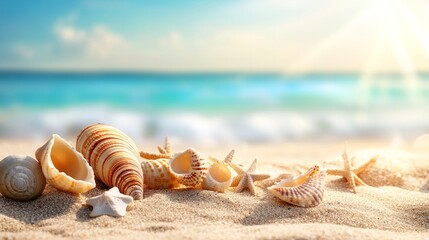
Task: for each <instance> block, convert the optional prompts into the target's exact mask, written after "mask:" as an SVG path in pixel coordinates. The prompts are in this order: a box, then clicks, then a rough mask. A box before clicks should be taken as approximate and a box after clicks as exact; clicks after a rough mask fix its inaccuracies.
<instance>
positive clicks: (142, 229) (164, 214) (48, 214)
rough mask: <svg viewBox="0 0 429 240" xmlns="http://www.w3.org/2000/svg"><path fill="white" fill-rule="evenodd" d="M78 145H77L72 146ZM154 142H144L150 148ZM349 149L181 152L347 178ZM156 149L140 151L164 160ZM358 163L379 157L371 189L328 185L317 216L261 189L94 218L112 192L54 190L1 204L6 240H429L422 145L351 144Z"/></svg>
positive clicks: (181, 198)
mask: <svg viewBox="0 0 429 240" xmlns="http://www.w3.org/2000/svg"><path fill="white" fill-rule="evenodd" d="M73 141H74V140H73V139H72V138H71V139H70V142H72V143H74V142H73ZM142 142H144V141H142ZM42 144H43V142H38V141H31V142H30V141H22V140H12V141H10V140H1V141H0V146H1V147H2V151H1V154H2V156H1V157H2V158H3V157H4V156H6V155H9V154H17V153H21V154H28V155H31V156H34V155H33V154H34V151H35V150H36V149H37V147H39V145H40V146H41V145H42ZM343 144H344V142H343V141H338V140H335V141H334V140H329V141H313V142H312V141H291V142H284V143H275V144H249V145H244V144H241V145H235V146H231V145H228V146H216V147H207V146H204V145H203V144H201V145H198V144H194V145H190V144H189V143H183V142H179V143H176V144H175V142H173V147H174V150H181V149H186V148H187V147H194V148H196V149H198V150H199V151H200V152H201V153H202V154H204V155H206V156H214V157H216V158H219V159H222V158H224V157H225V156H226V154H227V153H228V152H229V151H230V150H231V149H235V151H236V154H235V157H234V160H233V161H234V162H235V163H237V164H243V166H244V167H247V166H249V165H250V163H251V161H252V160H253V159H254V158H257V160H258V165H257V172H261V173H269V174H271V176H272V177H277V176H278V175H280V174H283V175H284V176H286V175H288V176H293V175H297V174H299V173H300V172H302V171H305V170H307V169H308V168H310V167H312V166H314V165H321V166H325V167H326V168H334V169H336V168H338V169H340V168H342V167H343V161H342V159H341V154H342V150H343ZM156 145H157V143H155V142H147V143H146V144H144V146H139V148H141V149H144V150H148V151H155V146H156ZM348 149H349V150H348V151H349V155H350V156H353V155H356V159H355V163H356V164H360V163H363V162H365V161H367V160H368V159H369V158H371V157H372V156H374V155H379V158H378V160H377V162H376V164H375V165H374V166H373V167H371V168H369V169H368V171H366V172H364V173H362V174H360V175H359V176H360V177H361V178H362V180H363V181H365V182H366V183H367V184H368V185H369V186H359V187H357V193H356V194H354V193H353V192H352V191H351V189H350V188H349V187H348V184H347V183H346V181H345V180H343V179H342V178H341V177H337V176H328V177H327V179H326V188H325V193H324V199H323V202H322V203H321V204H320V205H318V206H316V207H313V208H301V207H296V206H292V205H289V204H287V203H285V202H282V201H281V200H279V199H277V198H276V197H274V196H273V195H272V194H271V193H270V192H268V190H266V187H267V186H269V185H270V184H272V183H273V181H272V180H270V179H269V180H265V181H261V182H256V186H257V190H256V193H257V195H256V196H253V195H251V194H250V192H249V191H248V190H245V191H244V192H242V193H234V192H231V191H227V192H225V193H216V192H212V191H207V190H201V189H192V188H181V189H168V190H151V189H145V192H144V199H143V200H140V201H134V203H132V204H131V205H130V206H129V208H128V212H127V214H126V216H125V217H122V218H114V217H110V216H101V217H97V218H90V217H89V213H90V212H91V207H89V206H86V205H83V203H85V201H86V199H87V198H89V197H92V196H96V195H99V194H101V193H102V192H103V191H105V190H107V188H106V187H105V186H104V185H103V184H102V183H100V182H97V187H96V188H95V189H93V190H91V191H89V192H87V193H85V194H81V195H76V194H70V193H65V192H60V191H58V190H56V189H55V188H52V187H50V186H47V187H46V189H45V191H44V192H43V194H42V196H41V197H39V198H37V199H35V200H32V201H28V202H17V201H13V200H9V199H6V198H4V197H0V236H1V237H2V238H5V239H34V238H37V239H77V238H85V239H87V238H89V239H117V238H121V239H201V238H205V239H231V238H234V239H357V238H359V239H427V238H429V231H428V228H429V205H428V202H429V183H428V178H427V176H428V172H429V161H427V159H428V155H427V154H425V153H421V152H420V153H416V151H414V150H413V148H412V143H408V142H403V143H402V144H397V143H392V142H391V141H390V140H386V139H354V140H350V139H349V140H348Z"/></svg>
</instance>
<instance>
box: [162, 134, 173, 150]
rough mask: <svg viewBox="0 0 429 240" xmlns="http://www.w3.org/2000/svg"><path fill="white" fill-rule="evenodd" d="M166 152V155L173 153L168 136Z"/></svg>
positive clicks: (166, 138)
mask: <svg viewBox="0 0 429 240" xmlns="http://www.w3.org/2000/svg"><path fill="white" fill-rule="evenodd" d="M164 149H165V152H166V153H171V151H172V150H171V142H170V138H169V137H168V136H166V137H165V147H164Z"/></svg>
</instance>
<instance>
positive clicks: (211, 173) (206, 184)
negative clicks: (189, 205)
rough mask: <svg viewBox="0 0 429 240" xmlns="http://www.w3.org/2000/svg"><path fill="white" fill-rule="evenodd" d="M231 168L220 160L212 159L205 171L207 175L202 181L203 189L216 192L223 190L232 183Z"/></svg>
mask: <svg viewBox="0 0 429 240" xmlns="http://www.w3.org/2000/svg"><path fill="white" fill-rule="evenodd" d="M232 179H233V177H232V172H231V169H230V168H229V167H228V166H227V165H226V164H225V163H222V162H220V161H214V163H213V164H212V165H211V166H210V167H209V170H208V171H207V176H206V178H205V179H204V181H203V183H202V187H203V189H206V190H212V191H216V192H225V190H226V189H227V188H228V187H229V186H231V183H232Z"/></svg>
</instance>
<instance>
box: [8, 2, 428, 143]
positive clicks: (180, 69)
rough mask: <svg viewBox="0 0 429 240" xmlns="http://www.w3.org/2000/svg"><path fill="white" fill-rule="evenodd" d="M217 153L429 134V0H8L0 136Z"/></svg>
mask: <svg viewBox="0 0 429 240" xmlns="http://www.w3.org/2000/svg"><path fill="white" fill-rule="evenodd" d="M95 122H101V123H107V124H112V125H114V126H115V127H117V128H119V129H122V130H123V131H125V132H126V133H128V134H129V135H131V136H132V137H133V138H134V139H136V141H137V142H140V141H143V140H145V139H152V140H153V139H155V140H157V141H158V140H162V139H163V137H164V136H165V135H169V136H170V137H171V138H174V139H176V140H177V141H179V140H180V141H187V142H198V143H200V144H201V143H202V144H207V145H210V146H211V145H213V146H216V145H220V144H228V143H271V142H284V141H297V140H304V141H305V140H308V139H311V140H326V139H334V140H346V139H351V138H401V139H414V138H416V137H417V136H419V135H421V134H424V133H427V132H429V2H428V1H426V0H407V1H405V0H403V1H401V0H373V1H369V0H367V1H365V0H361V1H333V0H318V1H309V0H302V1H292V0H284V1H281V0H260V1H259V0H246V1H244V0H238V1H174V0H173V1H168V3H167V2H165V1H122V0H121V1H101V0H88V1H44V0H42V1H37V2H29V1H21V0H18V1H9V0H4V1H1V2H0V138H2V139H12V138H14V139H15V138H16V139H47V138H48V137H49V135H50V134H52V133H58V134H60V135H63V136H68V137H72V138H73V137H75V136H76V135H77V134H78V133H79V131H80V130H81V129H82V128H83V127H84V126H86V125H88V124H91V123H95Z"/></svg>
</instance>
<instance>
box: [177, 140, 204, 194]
mask: <svg viewBox="0 0 429 240" xmlns="http://www.w3.org/2000/svg"><path fill="white" fill-rule="evenodd" d="M169 164H170V172H171V174H172V175H173V176H174V177H175V178H176V179H177V181H178V182H179V183H180V184H183V185H185V186H196V185H198V184H200V183H202V181H203V180H204V178H205V177H206V174H207V170H208V163H207V160H206V159H205V157H204V156H202V155H201V154H200V153H199V152H197V151H196V150H195V149H193V148H189V149H188V150H186V151H184V152H180V153H176V154H175V155H174V156H173V157H172V158H171V159H170V163H169Z"/></svg>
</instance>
